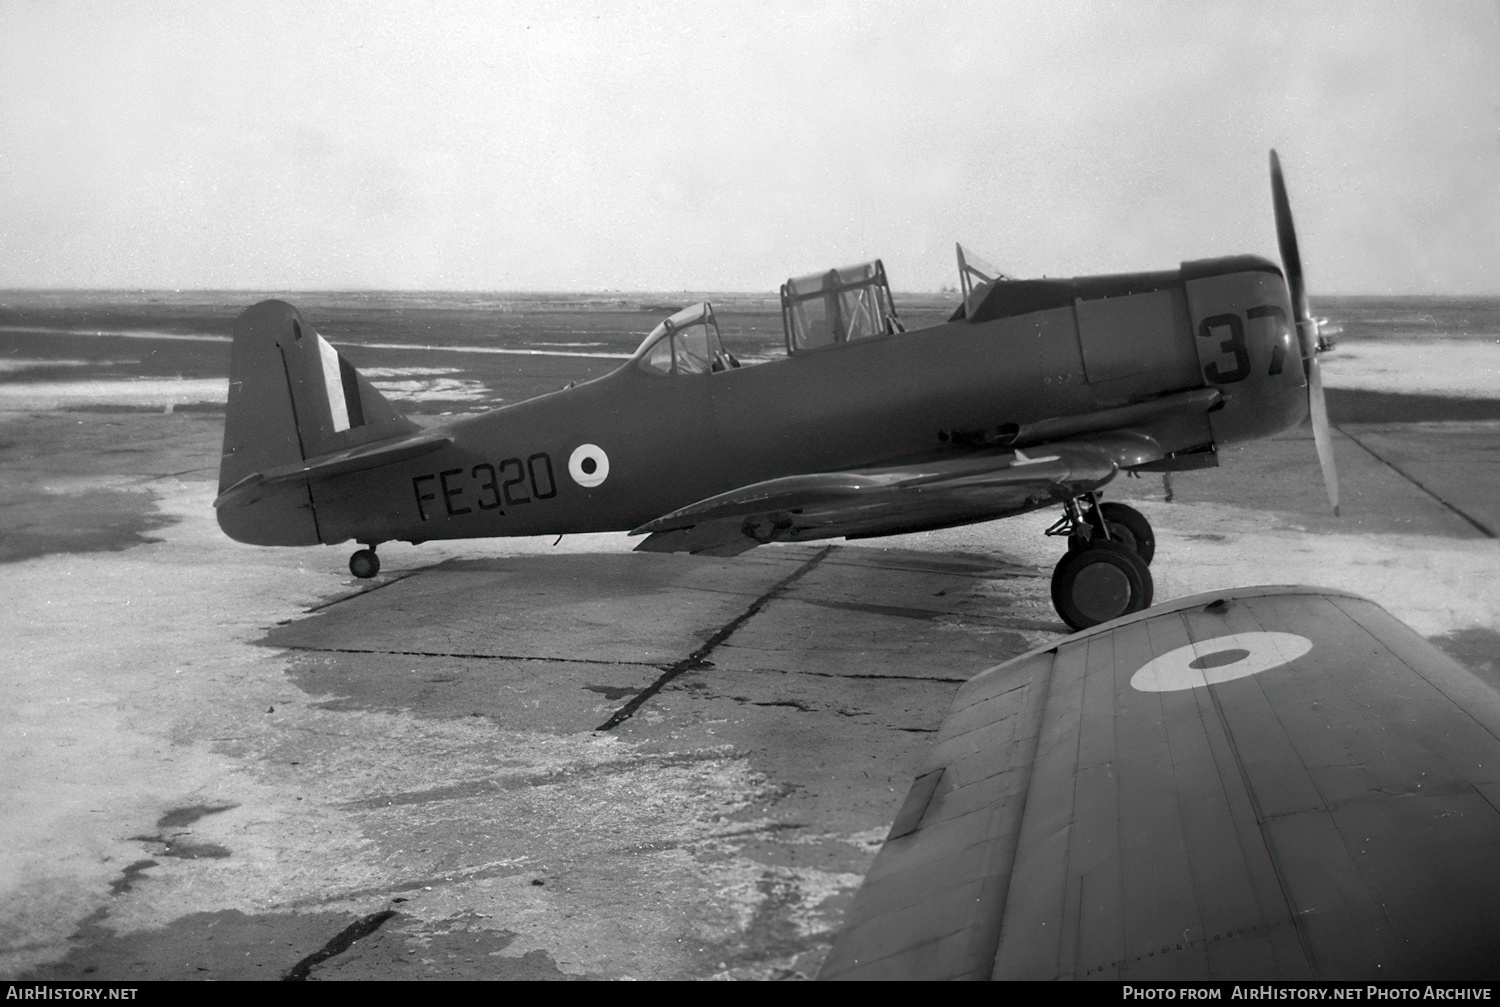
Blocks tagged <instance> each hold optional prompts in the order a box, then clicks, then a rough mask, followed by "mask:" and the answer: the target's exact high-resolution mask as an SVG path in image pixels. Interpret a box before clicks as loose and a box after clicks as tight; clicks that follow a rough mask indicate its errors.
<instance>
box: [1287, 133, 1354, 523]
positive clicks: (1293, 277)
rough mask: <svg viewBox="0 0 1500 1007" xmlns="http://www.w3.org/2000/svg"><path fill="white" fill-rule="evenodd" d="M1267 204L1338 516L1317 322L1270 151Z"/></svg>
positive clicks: (1320, 452) (1317, 437) (1330, 498)
mask: <svg viewBox="0 0 1500 1007" xmlns="http://www.w3.org/2000/svg"><path fill="white" fill-rule="evenodd" d="M1271 201H1272V203H1273V204H1274V206H1275V210H1276V243H1277V245H1279V246H1280V248H1281V267H1282V269H1283V270H1284V271H1285V272H1286V284H1287V288H1288V290H1289V291H1290V292H1291V295H1292V314H1293V315H1294V321H1295V322H1296V325H1297V338H1298V340H1299V341H1300V342H1301V344H1302V366H1303V369H1304V370H1305V372H1306V374H1307V411H1308V415H1309V416H1310V417H1311V418H1312V428H1313V444H1314V445H1315V446H1316V447H1317V449H1318V464H1319V465H1320V466H1321V467H1322V469H1323V485H1324V486H1325V487H1327V489H1328V503H1329V504H1330V505H1331V506H1332V507H1333V513H1334V514H1338V512H1339V473H1338V469H1336V468H1334V465H1333V439H1332V435H1331V434H1330V433H1329V431H1328V406H1327V404H1326V403H1325V401H1324V398H1323V376H1322V374H1321V373H1320V372H1319V370H1318V321H1317V319H1315V318H1313V316H1312V312H1311V311H1310V310H1309V308H1308V304H1307V284H1306V283H1305V282H1304V281H1303V277H1302V255H1301V253H1299V252H1298V250H1297V229H1296V227H1295V226H1294V225H1293V224H1292V205H1291V202H1290V201H1289V200H1288V199H1287V196H1286V182H1285V181H1283V180H1282V177H1281V160H1280V159H1279V158H1278V157H1277V156H1276V151H1274V150H1273V151H1271Z"/></svg>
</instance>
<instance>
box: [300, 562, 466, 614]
mask: <svg viewBox="0 0 1500 1007" xmlns="http://www.w3.org/2000/svg"><path fill="white" fill-rule="evenodd" d="M443 562H444V563H446V562H447V560H444V561H443ZM442 565H443V564H442V563H430V564H428V565H427V566H423V567H418V568H417V569H415V570H408V571H406V572H405V573H398V574H390V575H387V577H386V579H385V580H383V581H381V582H380V583H379V584H372V585H371V586H369V587H367V588H362V589H360V590H358V591H350V592H349V593H348V594H341V595H339V596H338V597H337V598H330V599H329V600H328V601H320V602H318V604H316V605H314V606H312V607H311V608H304V609H303V610H302V611H303V613H304V614H308V613H312V612H321V611H322V610H323V609H325V608H332V607H333V606H334V605H337V604H339V603H340V602H344V601H350V600H352V599H354V598H359V597H361V596H363V595H367V594H369V593H370V592H371V591H379V590H380V589H381V588H383V587H390V586H391V585H392V584H399V583H400V582H401V581H403V580H405V579H406V578H408V577H415V576H416V575H417V574H419V573H421V572H422V571H424V570H431V569H433V568H434V567H439V566H442Z"/></svg>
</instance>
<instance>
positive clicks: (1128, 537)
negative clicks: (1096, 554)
mask: <svg viewBox="0 0 1500 1007" xmlns="http://www.w3.org/2000/svg"><path fill="white" fill-rule="evenodd" d="M1094 534H1095V535H1096V536H1097V535H1098V534H1099V533H1098V532H1097V531H1096V532H1095V533H1094ZM1105 542H1114V543H1115V544H1117V545H1123V546H1124V547H1125V548H1127V549H1129V550H1130V551H1131V552H1136V553H1138V550H1137V548H1136V541H1135V536H1134V535H1133V534H1131V532H1130V527H1129V526H1128V525H1124V524H1121V523H1120V522H1119V521H1111V522H1110V523H1109V538H1107V539H1106V538H1084V537H1083V536H1082V535H1069V536H1068V552H1078V551H1079V550H1081V549H1087V548H1089V547H1090V546H1095V545H1102V544H1103V543H1105ZM1142 558H1144V557H1142ZM1147 562H1150V561H1149V560H1148V561H1147Z"/></svg>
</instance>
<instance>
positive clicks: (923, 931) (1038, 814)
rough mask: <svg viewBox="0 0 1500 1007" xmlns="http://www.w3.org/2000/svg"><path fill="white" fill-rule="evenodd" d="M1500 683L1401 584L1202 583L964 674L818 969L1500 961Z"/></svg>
mask: <svg viewBox="0 0 1500 1007" xmlns="http://www.w3.org/2000/svg"><path fill="white" fill-rule="evenodd" d="M1497 805H1500V696H1497V694H1496V693H1495V692H1493V691H1492V690H1490V689H1489V688H1488V687H1487V686H1485V685H1484V684H1482V683H1481V682H1480V681H1479V680H1478V679H1476V678H1475V677H1474V676H1473V675H1472V674H1471V673H1469V672H1468V671H1467V670H1465V669H1464V668H1462V667H1460V666H1459V665H1457V664H1456V663H1454V662H1453V661H1452V660H1451V659H1449V658H1447V657H1445V656H1444V655H1442V654H1441V653H1440V652H1438V651H1437V650H1436V649H1435V648H1434V647H1432V646H1431V645H1430V644H1428V643H1427V642H1426V641H1425V640H1423V639H1422V638H1421V637H1419V636H1417V635H1416V633H1414V632H1413V631H1412V630H1411V629H1409V628H1408V627H1406V626H1405V625H1403V624H1402V623H1400V622H1398V621H1397V620H1396V619H1394V618H1392V617H1391V616H1390V615H1389V614H1387V613H1386V612H1385V611H1384V610H1383V609H1381V608H1380V607H1379V606H1377V605H1375V604H1374V603H1372V602H1369V601H1365V600H1363V599H1360V598H1356V597H1353V596H1350V595H1343V594H1339V593H1336V592H1332V591H1318V590H1315V589H1312V588H1292V587H1281V588H1266V587H1261V588H1243V589H1237V590H1234V591H1230V592H1226V593H1222V594H1211V595H1198V596H1196V597H1193V598H1188V599H1184V600H1182V601H1179V602H1173V603H1171V604H1169V605H1165V606H1159V607H1157V608H1153V609H1149V610H1147V611H1145V612H1140V613H1137V614H1135V615H1131V616H1126V617H1124V618H1121V619H1117V620H1115V621H1113V622H1109V623H1105V624H1103V625H1100V626H1096V627H1094V628H1093V629H1090V630H1087V631H1085V632H1083V633H1078V634H1075V635H1073V636H1070V637H1068V638H1066V639H1065V640H1063V641H1062V642H1061V643H1059V644H1056V645H1054V646H1052V647H1050V648H1047V649H1038V650H1035V651H1032V652H1031V653H1029V654H1025V655H1023V656H1021V657H1019V658H1016V659H1015V660H1013V661H1010V662H1008V663H1006V664H1003V665H1000V666H999V667H997V668H992V669H990V670H989V671H986V672H984V673H982V674H981V675H979V676H977V677H975V678H974V679H973V680H971V681H970V682H968V683H967V684H965V685H964V686H963V687H962V688H961V689H960V690H959V692H958V695H957V697H956V699H955V701H954V704H953V708H952V710H951V711H950V712H949V714H948V717H947V719H946V721H945V722H944V723H943V726H942V729H941V731H940V732H939V734H938V735H937V739H936V743H935V745H934V748H933V751H932V754H931V756H930V758H929V761H928V763H927V766H926V768H925V771H924V772H923V774H922V775H921V776H920V777H919V778H918V779H917V782H916V785H915V786H913V788H912V789H911V792H910V793H909V794H908V795H907V797H906V801H905V803H904V804H903V806H902V808H901V810H900V813H899V814H898V816H897V819H896V823H895V825H894V827H893V828H892V829H891V833H890V835H889V837H888V838H887V840H886V843H885V845H884V847H882V849H881V850H880V853H879V854H878V855H877V856H876V858H875V862H874V864H873V866H872V867H871V869H870V872H869V874H868V875H867V877H866V879H865V883H864V886H863V887H862V888H861V889H860V891H859V894H858V895H857V897H856V899H855V902H854V905H853V907H852V908H851V910H850V914H849V923H848V926H847V929H846V930H845V931H844V932H843V933H842V934H841V936H840V937H839V938H838V940H837V941H836V942H835V944H834V946H833V950H832V952H831V953H830V954H829V957H828V960H827V961H826V962H825V964H824V966H823V970H822V972H821V974H820V977H821V978H861V979H864V978H903V979H919V978H920V979H937V978H995V979H1056V978H1078V979H1084V978H1101V979H1114V980H1121V979H1133V980H1135V979H1180V980H1181V979H1192V980H1197V979H1249V978H1254V979H1334V978H1340V979H1356V978H1359V979H1386V980H1391V979H1408V978H1413V979H1414V978H1422V979H1440V978H1441V979H1454V980H1457V979H1470V978H1485V979H1492V978H1493V977H1494V976H1495V974H1496V972H1497V971H1500V966H1497V965H1496V964H1495V957H1494V949H1495V948H1496V947H1497V946H1500V916H1497V914H1496V913H1495V911H1494V907H1495V906H1496V905H1497V904H1500V857H1497V854H1500V813H1497V811H1496V806H1497Z"/></svg>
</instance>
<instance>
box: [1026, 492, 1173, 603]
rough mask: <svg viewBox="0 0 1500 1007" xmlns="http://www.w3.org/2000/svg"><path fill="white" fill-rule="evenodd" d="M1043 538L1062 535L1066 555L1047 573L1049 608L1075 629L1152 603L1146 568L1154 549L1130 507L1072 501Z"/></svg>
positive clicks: (1145, 525) (1090, 498)
mask: <svg viewBox="0 0 1500 1007" xmlns="http://www.w3.org/2000/svg"><path fill="white" fill-rule="evenodd" d="M1047 534H1048V535H1066V536H1067V537H1068V551H1067V553H1065V554H1064V555H1063V558H1062V559H1061V560H1059V561H1058V563H1057V567H1056V568H1055V569H1054V570H1053V571H1052V604H1053V607H1055V608H1056V609H1057V614H1058V615H1060V616H1062V620H1063V622H1066V623H1067V624H1068V625H1069V626H1071V627H1073V628H1074V629H1087V628H1088V627H1089V626H1097V625H1098V624H1099V623H1101V622H1108V621H1109V620H1110V619H1117V618H1119V617H1120V616H1122V615H1128V614H1130V613H1131V612H1139V611H1140V610H1141V609H1143V608H1146V607H1148V606H1149V605H1150V604H1151V594H1152V591H1153V589H1154V585H1153V584H1152V582H1151V569H1150V567H1149V566H1147V563H1148V562H1149V561H1150V558H1151V555H1152V554H1153V553H1154V552H1155V551H1156V537H1155V535H1153V534H1152V531H1151V524H1150V522H1148V521H1147V520H1146V518H1145V517H1144V516H1143V515H1142V514H1141V513H1140V512H1139V511H1137V510H1135V509H1134V508H1132V507H1127V506H1125V505H1124V504H1117V503H1107V504H1100V503H1099V498H1098V496H1097V495H1096V494H1093V493H1089V494H1087V495H1086V496H1083V497H1074V498H1073V499H1072V500H1069V501H1067V502H1066V503H1065V504H1064V505H1063V517H1062V519H1061V520H1059V521H1058V522H1057V523H1056V524H1054V525H1053V526H1052V527H1051V528H1049V529H1047Z"/></svg>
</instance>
